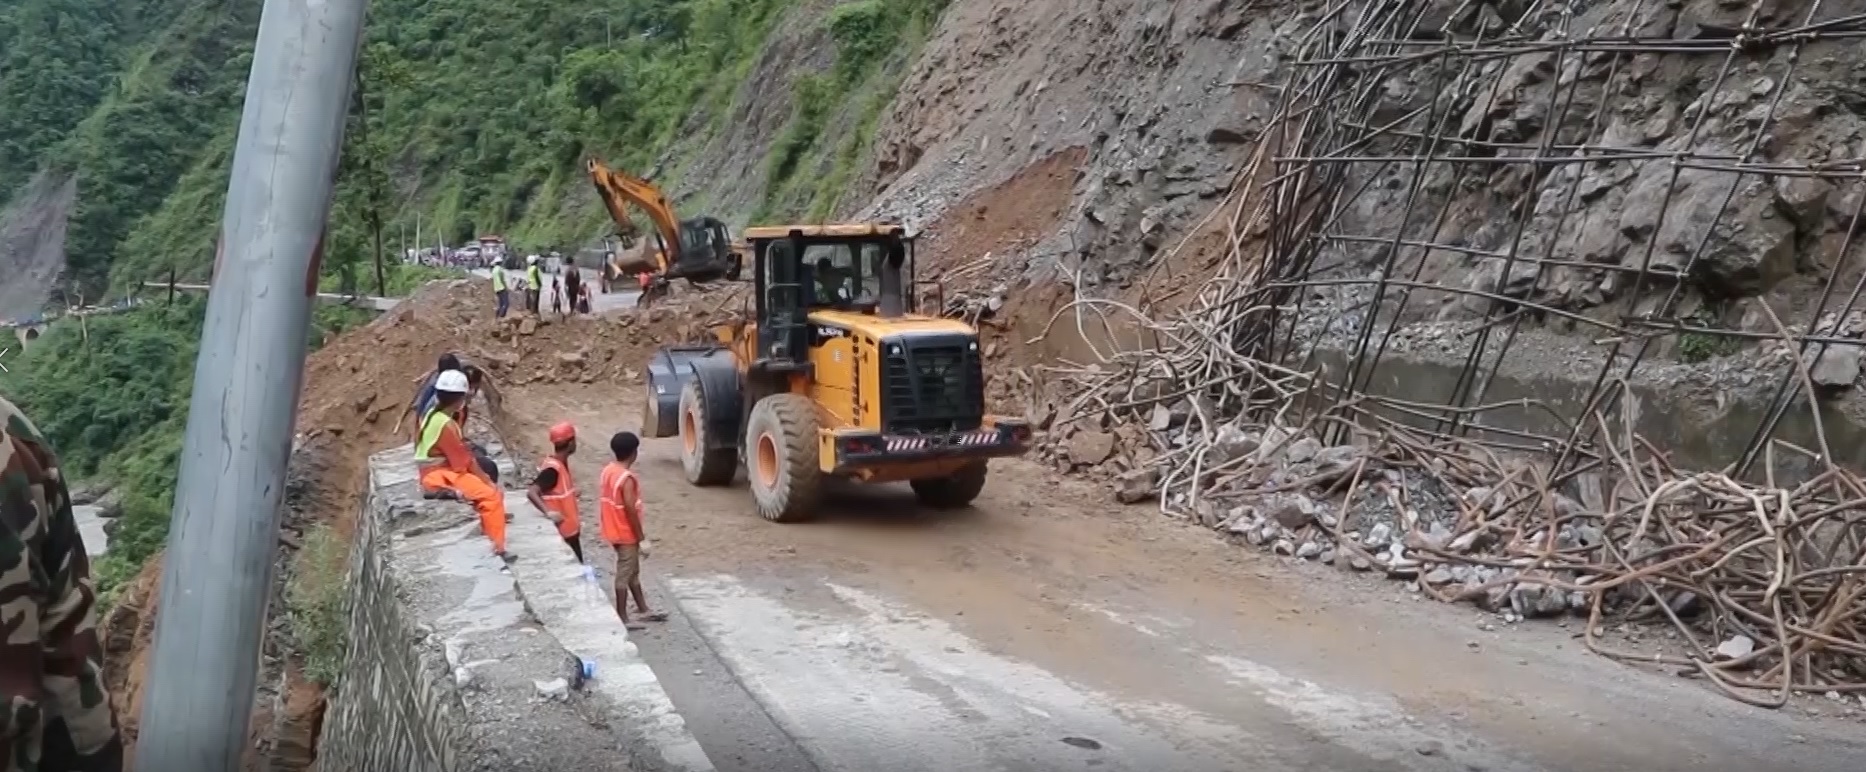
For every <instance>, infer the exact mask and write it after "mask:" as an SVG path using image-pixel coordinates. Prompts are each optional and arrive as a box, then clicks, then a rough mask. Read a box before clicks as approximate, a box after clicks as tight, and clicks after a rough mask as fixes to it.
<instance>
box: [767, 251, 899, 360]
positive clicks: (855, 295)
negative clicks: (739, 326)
mask: <svg viewBox="0 0 1866 772" xmlns="http://www.w3.org/2000/svg"><path fill="white" fill-rule="evenodd" d="M745 237H746V240H747V241H749V242H750V243H751V246H752V255H753V276H754V283H755V296H756V298H757V319H758V359H759V360H760V361H761V362H763V363H765V364H766V365H767V366H768V367H770V368H772V369H786V368H794V367H796V366H798V364H799V363H800V362H801V361H802V360H803V358H804V350H805V347H806V346H807V345H808V342H809V335H810V325H809V322H808V317H809V314H810V312H811V311H814V310H820V309H834V310H838V311H852V312H856V313H864V314H873V315H877V316H882V317H897V316H901V315H903V314H907V313H912V312H913V311H914V308H913V293H912V291H911V288H912V287H913V271H914V267H913V240H912V239H910V238H908V237H907V236H906V235H905V232H904V230H903V229H902V228H901V227H900V226H898V225H812V226H793V227H774V228H750V229H747V230H746V232H745Z"/></svg>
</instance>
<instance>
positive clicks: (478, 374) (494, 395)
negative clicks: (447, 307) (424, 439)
mask: <svg viewBox="0 0 1866 772" xmlns="http://www.w3.org/2000/svg"><path fill="white" fill-rule="evenodd" d="M448 370H458V371H460V372H462V373H465V374H466V378H467V398H466V399H463V400H461V401H460V406H459V407H458V408H456V409H455V410H454V421H455V422H456V423H458V424H460V426H462V427H465V426H466V425H467V413H468V406H469V405H470V404H472V402H473V398H474V397H477V396H479V394H480V391H481V390H483V389H484V390H487V398H488V399H489V400H491V401H492V402H493V404H494V405H497V404H498V398H499V393H498V391H497V390H493V389H492V388H491V387H492V381H491V379H489V378H487V377H486V371H484V370H481V369H479V367H478V366H476V365H463V364H461V363H460V358H459V357H458V356H456V355H454V354H451V353H448V354H442V355H441V361H440V366H439V367H437V368H435V369H433V370H430V371H428V372H427V373H426V374H425V375H422V376H421V382H422V386H421V391H420V393H418V394H416V395H415V401H414V402H411V403H409V405H408V410H409V412H411V413H414V414H415V424H414V426H415V437H414V438H415V439H416V440H417V441H418V440H420V439H421V427H422V426H423V425H424V424H425V422H426V421H427V418H428V411H430V410H433V409H434V406H435V405H436V404H438V402H437V396H438V395H437V394H436V393H435V390H434V383H435V380H436V379H438V378H439V377H440V374H441V373H444V372H447V371H448ZM467 447H468V448H469V449H471V450H472V451H473V458H474V459H475V460H477V461H478V462H479V467H480V469H481V470H483V471H485V472H486V476H487V477H489V478H491V479H492V481H493V482H495V483H497V482H499V465H498V464H496V463H493V460H492V456H491V455H488V454H487V453H486V449H485V448H482V447H480V446H479V443H477V442H473V441H471V440H469V441H467Z"/></svg>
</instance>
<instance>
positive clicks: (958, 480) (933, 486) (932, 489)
mask: <svg viewBox="0 0 1866 772" xmlns="http://www.w3.org/2000/svg"><path fill="white" fill-rule="evenodd" d="M907 484H908V485H911V486H913V489H914V496H916V497H918V498H919V499H920V503H922V504H925V505H927V506H929V507H932V508H934V509H959V508H961V507H965V506H969V505H970V504H971V503H972V500H973V499H976V498H978V494H979V493H980V492H983V491H984V490H985V462H984V461H973V462H972V463H970V464H966V465H965V466H962V467H960V468H959V471H956V472H953V473H952V474H950V475H947V476H945V477H933V478H928V479H925V480H911V481H909V482H908V483H907Z"/></svg>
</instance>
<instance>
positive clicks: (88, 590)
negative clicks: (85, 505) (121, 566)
mask: <svg viewBox="0 0 1866 772" xmlns="http://www.w3.org/2000/svg"><path fill="white" fill-rule="evenodd" d="M0 526H3V527H0V769H4V770H44V771H45V772H51V771H52V770H59V771H60V772H121V770H122V769H123V740H122V736H121V735H120V734H119V733H118V730H117V717H116V711H115V710H114V709H113V708H112V707H111V703H110V694H109V692H107V691H106V687H105V685H104V647H103V644H102V643H101V642H100V641H99V640H98V635H97V607H96V605H95V604H96V600H95V599H96V597H97V593H96V590H95V588H94V587H93V585H92V583H91V563H90V559H89V558H88V557H87V553H86V552H85V549H84V542H83V540H82V539H81V538H80V537H79V535H78V522H77V518H76V517H75V516H74V515H73V514H72V510H71V493H70V492H69V491H67V490H66V489H65V478H64V475H63V474H61V470H60V468H59V464H58V457H57V455H56V454H54V453H53V452H52V448H51V446H50V445H48V444H46V441H45V438H44V436H42V435H40V434H39V430H38V428H37V427H35V426H33V424H32V422H31V421H29V420H27V419H26V416H25V414H23V413H21V412H20V411H19V408H17V407H14V406H13V403H12V402H9V401H7V400H6V399H5V398H3V397H0Z"/></svg>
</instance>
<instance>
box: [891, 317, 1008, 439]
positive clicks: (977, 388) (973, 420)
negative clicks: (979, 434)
mask: <svg viewBox="0 0 1866 772" xmlns="http://www.w3.org/2000/svg"><path fill="white" fill-rule="evenodd" d="M984 415H985V373H984V368H983V366H982V365H981V363H980V361H979V355H978V342H977V340H976V339H975V338H973V337H971V336H969V335H903V336H900V337H897V338H890V339H887V340H884V341H882V342H881V423H882V431H884V432H887V433H889V434H947V433H951V432H967V431H971V430H973V429H977V428H978V427H979V425H980V424H981V423H982V422H983V419H984Z"/></svg>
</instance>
